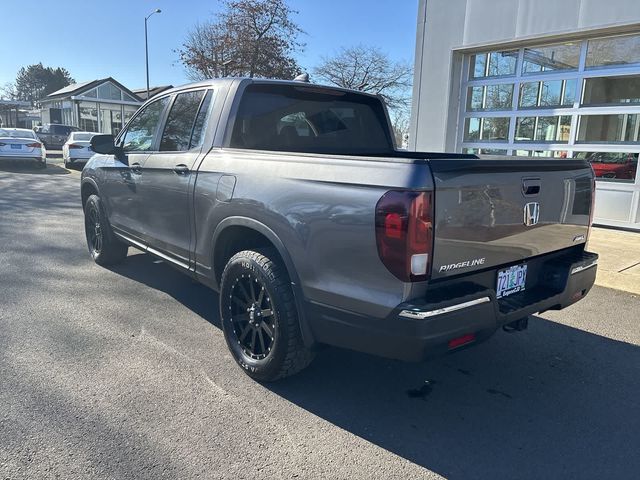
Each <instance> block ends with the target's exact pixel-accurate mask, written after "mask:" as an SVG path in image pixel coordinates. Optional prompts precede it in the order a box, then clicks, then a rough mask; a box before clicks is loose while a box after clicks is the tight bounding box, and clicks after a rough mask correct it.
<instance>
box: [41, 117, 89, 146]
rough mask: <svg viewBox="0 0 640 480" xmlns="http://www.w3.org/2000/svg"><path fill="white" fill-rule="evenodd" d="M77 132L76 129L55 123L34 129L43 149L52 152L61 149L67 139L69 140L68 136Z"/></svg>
mask: <svg viewBox="0 0 640 480" xmlns="http://www.w3.org/2000/svg"><path fill="white" fill-rule="evenodd" d="M79 130H80V129H79V128H78V127H72V126H71V125H59V124H57V123H47V124H45V125H42V126H39V127H35V129H34V131H35V132H36V135H38V138H39V139H40V141H41V142H42V143H43V145H44V146H45V148H47V149H54V150H59V149H61V148H62V146H63V145H64V143H65V142H66V141H67V138H69V134H70V133H71V132H77V131H79Z"/></svg>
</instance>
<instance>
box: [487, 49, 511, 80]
mask: <svg viewBox="0 0 640 480" xmlns="http://www.w3.org/2000/svg"><path fill="white" fill-rule="evenodd" d="M517 58H518V51H517V50H512V51H509V52H491V53H490V54H489V68H488V74H487V76H488V77H495V76H499V75H514V74H515V73H516V59H517Z"/></svg>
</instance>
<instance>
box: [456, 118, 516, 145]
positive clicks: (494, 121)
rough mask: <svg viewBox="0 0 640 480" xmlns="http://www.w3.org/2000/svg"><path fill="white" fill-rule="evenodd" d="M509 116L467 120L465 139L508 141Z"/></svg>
mask: <svg viewBox="0 0 640 480" xmlns="http://www.w3.org/2000/svg"><path fill="white" fill-rule="evenodd" d="M508 137H509V118H505V117H485V118H467V119H466V120H465V130H464V140H465V141H474V140H489V141H505V142H506V141H507V138H508Z"/></svg>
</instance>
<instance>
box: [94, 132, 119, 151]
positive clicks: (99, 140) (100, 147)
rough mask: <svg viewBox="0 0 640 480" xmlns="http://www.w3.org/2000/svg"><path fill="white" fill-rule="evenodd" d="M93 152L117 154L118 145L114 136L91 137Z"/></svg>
mask: <svg viewBox="0 0 640 480" xmlns="http://www.w3.org/2000/svg"><path fill="white" fill-rule="evenodd" d="M91 150H93V151H94V152H96V153H102V154H104V155H113V154H115V153H116V145H115V142H114V138H113V135H94V136H93V137H91Z"/></svg>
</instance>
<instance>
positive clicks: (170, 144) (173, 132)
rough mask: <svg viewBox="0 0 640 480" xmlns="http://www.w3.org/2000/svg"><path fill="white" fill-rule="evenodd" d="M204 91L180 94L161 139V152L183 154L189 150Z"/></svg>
mask: <svg viewBox="0 0 640 480" xmlns="http://www.w3.org/2000/svg"><path fill="white" fill-rule="evenodd" d="M204 93H205V91H204V90H198V91H196V92H185V93H180V94H178V96H177V97H176V99H175V101H174V102H173V105H172V106H171V111H170V112H169V115H168V116H167V122H166V124H165V127H164V131H163V132H162V138H161V139H160V151H163V152H182V151H185V150H189V142H190V140H191V133H192V131H193V125H194V123H195V120H196V115H197V114H198V107H199V106H200V102H201V101H202V97H203V96H204Z"/></svg>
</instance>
